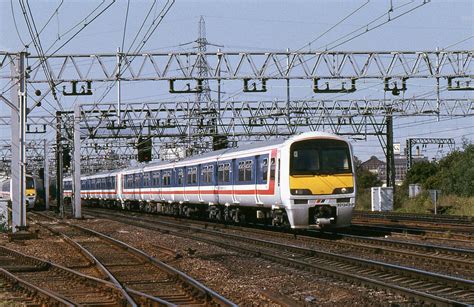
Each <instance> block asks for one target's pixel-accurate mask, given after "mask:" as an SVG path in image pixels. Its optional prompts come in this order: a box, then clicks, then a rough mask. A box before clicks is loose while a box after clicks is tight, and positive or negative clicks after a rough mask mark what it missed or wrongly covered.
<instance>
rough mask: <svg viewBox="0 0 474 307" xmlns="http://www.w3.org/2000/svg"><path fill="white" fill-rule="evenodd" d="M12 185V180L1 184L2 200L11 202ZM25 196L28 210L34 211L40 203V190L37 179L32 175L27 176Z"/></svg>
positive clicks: (0, 198) (0, 196) (0, 197)
mask: <svg viewBox="0 0 474 307" xmlns="http://www.w3.org/2000/svg"><path fill="white" fill-rule="evenodd" d="M11 184H12V180H11V178H10V179H6V180H5V181H2V182H0V200H5V201H11V192H12V191H11V190H12V189H11ZM25 196H26V204H27V209H34V208H35V206H36V204H37V203H38V188H37V182H36V178H35V177H33V176H32V175H30V174H26V186H25Z"/></svg>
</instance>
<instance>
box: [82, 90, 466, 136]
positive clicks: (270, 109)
mask: <svg viewBox="0 0 474 307" xmlns="http://www.w3.org/2000/svg"><path fill="white" fill-rule="evenodd" d="M220 105H221V108H220V109H217V105H216V103H215V102H212V103H211V104H210V108H209V109H208V108H202V107H201V106H200V104H199V103H195V102H192V103H191V102H156V103H131V104H126V105H123V106H122V109H121V113H122V121H121V122H120V124H119V123H118V122H117V117H115V116H114V115H115V114H117V107H116V104H112V103H110V104H101V105H97V104H85V105H82V106H81V117H82V119H81V130H82V134H83V138H86V137H87V138H92V139H94V138H96V139H100V138H138V137H140V136H152V137H156V138H163V139H165V138H181V139H183V140H184V139H186V138H187V137H188V136H189V134H190V133H196V131H199V133H201V134H202V136H212V135H214V134H215V131H214V129H215V127H216V126H217V127H218V129H219V131H221V133H222V134H224V135H227V136H231V137H234V138H236V139H239V140H240V139H251V138H252V137H257V138H268V137H272V136H278V135H291V134H294V133H297V132H302V131H305V130H318V129H326V130H332V131H333V132H335V133H338V134H346V135H354V136H364V135H370V134H379V133H381V130H380V127H379V125H380V126H383V124H384V118H385V116H386V115H387V114H388V113H389V112H390V114H391V116H415V115H416V116H430V115H431V116H433V115H436V116H438V115H440V116H472V115H474V100H473V99H443V100H440V101H438V100H437V99H400V100H384V99H373V100H366V99H353V100H296V101H292V103H291V105H288V104H287V103H286V101H283V100H274V101H227V102H226V103H221V104H220ZM217 113H219V115H218V116H217V115H216V114H217ZM194 117H196V118H194ZM203 118H204V119H205V120H202V119H203ZM344 127H346V128H347V129H343V128H344Z"/></svg>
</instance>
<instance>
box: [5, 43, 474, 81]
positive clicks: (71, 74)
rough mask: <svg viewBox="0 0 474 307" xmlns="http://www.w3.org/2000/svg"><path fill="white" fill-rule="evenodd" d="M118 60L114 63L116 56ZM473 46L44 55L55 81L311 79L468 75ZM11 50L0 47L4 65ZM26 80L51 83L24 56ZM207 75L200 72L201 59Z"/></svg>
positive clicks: (33, 58)
mask: <svg viewBox="0 0 474 307" xmlns="http://www.w3.org/2000/svg"><path fill="white" fill-rule="evenodd" d="M118 55H119V56H120V58H121V59H122V61H121V62H120V63H118V62H117V60H116V59H117V56H118ZM473 56H474V52H473V51H472V50H458V51H379V52H374V51H368V52H354V51H322V52H319V51H315V52H186V53H183V52H174V53H144V54H125V53H110V54H65V55H46V58H47V60H46V66H47V67H48V69H49V70H50V72H51V76H52V80H51V81H53V82H54V83H55V84H58V83H61V82H71V81H86V80H88V81H92V82H97V81H103V82H105V81H117V74H119V66H120V79H121V80H128V81H146V80H183V79H206V80H237V79H238V80H261V79H288V78H291V79H315V78H318V79H320V78H337V79H341V78H348V79H360V78H379V79H380V78H387V77H391V78H434V77H469V76H471V77H472V74H473V73H472V59H473ZM10 58H11V54H9V53H6V52H3V53H2V52H0V64H3V65H5V63H8V61H9V59H10ZM28 59H29V61H30V65H32V69H33V70H32V71H31V73H30V78H29V80H28V81H29V82H30V83H47V82H50V81H49V80H48V79H47V78H46V75H45V72H44V71H43V69H44V67H43V66H40V65H34V63H35V60H36V61H39V60H40V58H39V57H38V56H29V57H28ZM203 59H205V61H204V62H205V63H207V65H208V71H209V75H207V76H202V75H200V73H199V72H200V71H199V67H200V64H201V63H203Z"/></svg>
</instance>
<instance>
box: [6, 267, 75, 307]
mask: <svg viewBox="0 0 474 307" xmlns="http://www.w3.org/2000/svg"><path fill="white" fill-rule="evenodd" d="M0 302H1V303H2V306H3V304H4V305H5V306H7V305H8V306H18V305H20V304H23V305H26V306H73V305H72V304H71V303H70V302H68V301H66V300H64V299H63V298H60V297H59V296H58V295H57V294H56V293H53V292H51V291H48V290H45V289H41V288H39V287H36V286H35V285H33V284H31V283H29V282H27V281H25V280H23V279H21V278H19V277H17V276H15V275H13V274H12V273H10V272H8V271H7V270H5V269H1V268H0Z"/></svg>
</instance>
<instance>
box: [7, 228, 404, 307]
mask: <svg viewBox="0 0 474 307" xmlns="http://www.w3.org/2000/svg"><path fill="white" fill-rule="evenodd" d="M73 222H74V223H78V224H79V225H81V226H86V227H88V228H91V229H94V230H97V231H100V232H103V233H106V234H108V235H110V236H112V237H114V238H117V239H119V240H122V241H123V242H125V243H128V244H131V245H132V246H135V247H137V248H139V249H141V250H143V251H145V252H147V253H148V254H150V255H152V256H154V257H156V258H158V259H161V260H163V261H165V262H167V263H168V264H170V265H171V266H173V267H175V268H177V269H179V270H181V271H183V272H185V273H187V274H189V275H190V276H192V277H193V278H195V279H197V280H199V281H200V282H202V283H204V284H205V285H207V286H209V287H210V288H212V289H214V290H215V291H217V292H219V293H221V294H222V295H223V296H225V297H227V298H228V299H230V300H232V301H234V302H236V303H238V304H239V305H245V306H247V305H251V306H276V305H275V304H274V303H272V302H271V301H270V300H269V299H267V297H266V296H265V294H264V292H266V291H270V292H272V293H277V294H282V295H284V296H288V297H291V298H292V299H294V300H295V301H299V302H302V303H303V304H304V305H315V306H348V305H353V306H354V305H358V306H380V305H391V304H393V303H394V304H398V305H405V304H407V303H406V300H405V299H403V298H401V297H399V296H395V295H391V294H387V293H385V292H380V291H375V290H371V289H366V288H363V287H358V286H355V285H352V284H348V283H345V282H341V281H337V280H334V279H328V278H326V277H322V276H318V275H315V274H312V273H305V272H299V271H297V270H294V269H291V268H286V267H281V266H278V265H276V264H274V263H271V262H268V261H265V260H263V259H260V258H253V257H249V256H244V255H240V254H238V253H236V252H233V251H229V250H225V249H222V248H219V247H216V246H212V245H208V244H206V243H202V242H197V241H194V240H189V239H185V238H181V237H177V236H173V235H170V234H165V233H160V232H156V231H149V230H144V229H142V228H138V227H135V226H130V225H125V224H122V223H118V222H113V221H108V220H101V219H85V220H77V221H76V220H74V221H73ZM30 225H31V228H30V229H31V230H32V231H35V230H39V232H38V234H39V238H38V239H37V240H28V241H23V242H8V237H7V235H6V234H0V244H2V245H5V246H7V247H10V248H12V249H15V250H18V251H20V252H23V253H25V254H28V255H32V256H36V257H38V258H42V259H47V260H49V261H52V262H55V263H58V264H61V265H64V266H71V265H78V264H79V265H85V264H86V262H85V260H84V259H83V258H81V256H80V255H78V253H77V251H76V250H75V249H73V248H72V247H71V246H70V245H69V244H67V243H66V242H64V241H63V239H61V238H60V237H58V236H54V235H51V233H50V232H49V231H47V230H45V229H44V228H39V227H38V226H36V225H34V224H30ZM80 271H81V272H83V273H86V274H90V275H93V276H96V277H99V276H100V275H99V273H98V272H97V271H96V270H94V269H90V268H89V269H87V268H85V269H80Z"/></svg>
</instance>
